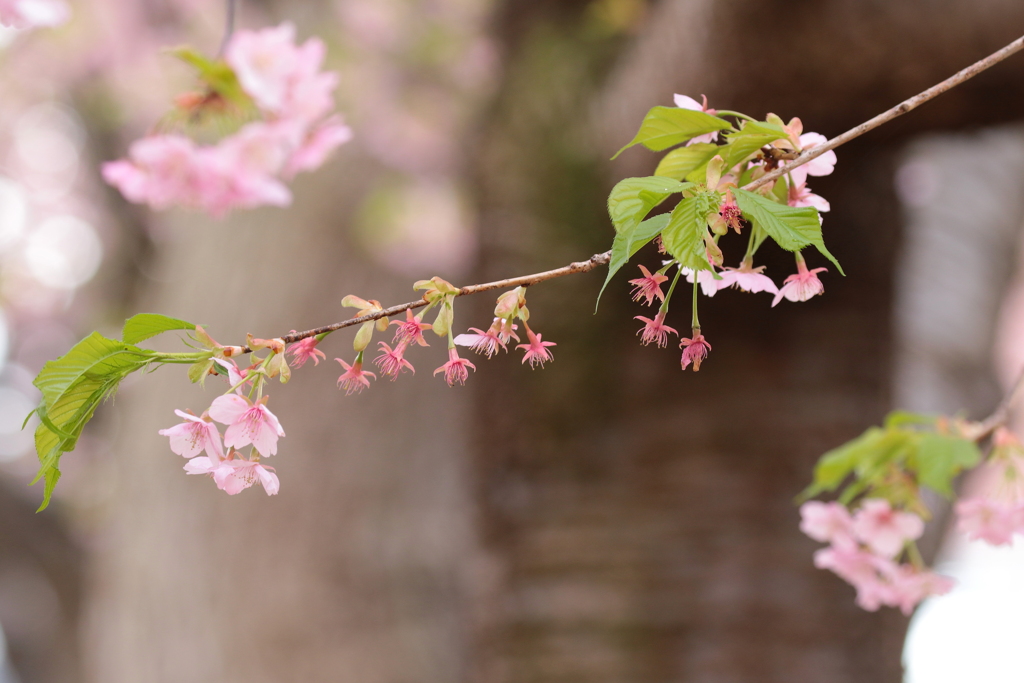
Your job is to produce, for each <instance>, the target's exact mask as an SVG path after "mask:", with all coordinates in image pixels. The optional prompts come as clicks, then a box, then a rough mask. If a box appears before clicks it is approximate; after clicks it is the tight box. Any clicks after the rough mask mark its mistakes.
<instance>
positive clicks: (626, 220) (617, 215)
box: [608, 176, 693, 232]
mask: <svg viewBox="0 0 1024 683" xmlns="http://www.w3.org/2000/svg"><path fill="white" fill-rule="evenodd" d="M690 187H693V184H692V183H681V182H679V181H678V180H672V179H671V178H658V177H657V176H650V177H647V178H626V179H625V180H621V181H619V183H618V184H616V185H615V187H613V188H612V191H611V193H610V194H609V195H608V215H609V216H611V219H612V225H614V226H615V232H623V231H626V230H631V229H633V228H635V227H636V226H637V225H640V222H641V221H642V220H643V219H644V218H646V217H647V214H649V213H650V212H651V209H653V208H654V207H655V206H657V205H658V204H661V203H662V202H663V201H665V198H666V197H668V196H669V195H671V194H674V193H676V192H682V191H683V190H685V189H687V188H690Z"/></svg>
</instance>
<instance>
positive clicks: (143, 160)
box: [102, 135, 201, 209]
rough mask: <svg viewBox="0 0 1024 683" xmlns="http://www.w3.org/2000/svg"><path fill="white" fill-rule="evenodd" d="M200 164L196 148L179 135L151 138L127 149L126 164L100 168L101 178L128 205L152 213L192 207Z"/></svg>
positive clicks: (137, 141) (109, 164) (107, 165)
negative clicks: (140, 206) (178, 206)
mask: <svg viewBox="0 0 1024 683" xmlns="http://www.w3.org/2000/svg"><path fill="white" fill-rule="evenodd" d="M200 169H201V164H197V162H196V146H195V143H193V142H192V141H191V140H190V139H188V138H186V137H184V136H181V135H153V136H150V137H146V138H142V139H140V140H136V141H135V142H133V143H132V144H131V146H130V147H129V148H128V160H121V161H113V162H108V163H106V164H104V165H103V169H102V173H103V178H104V180H106V181H107V182H108V183H110V184H111V185H113V186H114V187H116V188H117V189H119V190H120V191H121V192H122V194H124V196H125V198H126V199H128V200H129V201H132V202H139V203H141V202H146V203H148V204H149V205H151V206H152V207H153V208H155V209H166V208H168V207H170V206H173V205H174V204H178V203H182V204H193V203H194V195H195V189H196V186H197V184H198V182H199V174H200Z"/></svg>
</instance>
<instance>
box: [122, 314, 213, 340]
mask: <svg viewBox="0 0 1024 683" xmlns="http://www.w3.org/2000/svg"><path fill="white" fill-rule="evenodd" d="M194 329H196V326H195V325H194V324H193V323H190V322H186V321H184V320H178V319H177V318H168V317H167V316H166V315H160V314H158V313H139V314H138V315H133V316H132V317H130V318H128V320H125V321H124V330H123V331H122V332H121V340H122V341H123V342H124V343H125V344H138V343H139V342H140V341H144V340H146V339H149V338H150V337H155V336H156V335H158V334H160V333H161V332H170V331H171V330H194Z"/></svg>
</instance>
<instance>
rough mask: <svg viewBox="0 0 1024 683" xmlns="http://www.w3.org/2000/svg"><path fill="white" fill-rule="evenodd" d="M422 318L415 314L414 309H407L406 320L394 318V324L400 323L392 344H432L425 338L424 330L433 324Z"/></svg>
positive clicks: (392, 322)
mask: <svg viewBox="0 0 1024 683" xmlns="http://www.w3.org/2000/svg"><path fill="white" fill-rule="evenodd" d="M422 320H423V319H422V318H419V317H416V316H414V315H413V313H412V311H411V310H409V309H406V311H405V320H392V321H391V324H392V325H398V329H396V330H395V338H394V339H392V340H391V343H392V344H395V345H401V344H405V345H406V346H408V345H409V344H413V343H415V344H419V345H420V346H430V345H429V344H428V343H427V340H426V339H424V338H423V331H424V330H429V329H430V328H431V325H430V324H429V323H425V322H422Z"/></svg>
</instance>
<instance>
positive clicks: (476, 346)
mask: <svg viewBox="0 0 1024 683" xmlns="http://www.w3.org/2000/svg"><path fill="white" fill-rule="evenodd" d="M506 322H507V321H506V320H505V318H495V319H494V322H492V323H491V326H490V327H488V328H487V331H486V332H485V331H484V330H481V329H479V328H476V327H471V328H469V329H470V330H471V331H472V332H473V334H468V333H466V334H460V335H458V336H457V337H455V343H456V344H458V345H459V346H468V347H469V349H470V350H471V351H475V352H476V353H482V354H484V355H486V356H487V357H488V358H490V357H491V356H493V355H494V354H496V353H497V352H498V349H499V348H501V349H503V350H505V351H508V347H507V346H506V345H505V344H506V342H507V341H508V336H507V335H504V336H505V338H504V339H502V336H503V334H502V332H503V331H504V329H505V323H506ZM515 329H516V326H515V325H512V329H511V330H509V334H512V335H514V334H515V332H513V331H512V330H515ZM516 341H519V337H516Z"/></svg>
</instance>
